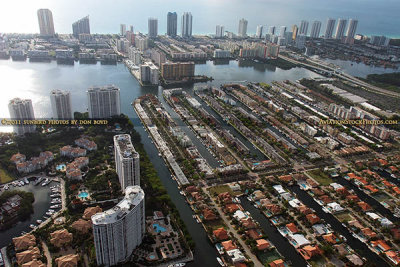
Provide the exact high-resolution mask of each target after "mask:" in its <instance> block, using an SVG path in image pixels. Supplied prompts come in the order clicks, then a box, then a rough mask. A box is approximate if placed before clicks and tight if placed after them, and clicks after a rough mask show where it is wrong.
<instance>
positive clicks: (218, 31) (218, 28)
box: [215, 25, 224, 38]
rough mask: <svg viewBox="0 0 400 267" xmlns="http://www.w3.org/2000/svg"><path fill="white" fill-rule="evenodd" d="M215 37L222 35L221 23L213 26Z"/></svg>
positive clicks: (222, 27)
mask: <svg viewBox="0 0 400 267" xmlns="http://www.w3.org/2000/svg"><path fill="white" fill-rule="evenodd" d="M215 37H217V38H222V37H224V26H222V25H217V26H216V27H215Z"/></svg>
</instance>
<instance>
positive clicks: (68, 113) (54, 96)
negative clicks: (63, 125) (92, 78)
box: [50, 90, 73, 120]
mask: <svg viewBox="0 0 400 267" xmlns="http://www.w3.org/2000/svg"><path fill="white" fill-rule="evenodd" d="M50 102H51V109H52V111H53V118H54V119H59V120H70V119H73V114H72V108H71V96H70V92H68V91H62V90H53V91H51V92H50Z"/></svg>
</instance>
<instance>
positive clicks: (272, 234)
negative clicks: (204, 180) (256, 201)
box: [240, 197, 307, 267]
mask: <svg viewBox="0 0 400 267" xmlns="http://www.w3.org/2000/svg"><path fill="white" fill-rule="evenodd" d="M240 201H241V204H242V206H243V208H244V209H245V210H246V211H248V212H250V214H251V217H253V218H254V219H255V220H256V221H257V222H258V223H259V224H260V226H261V228H262V229H263V230H264V232H265V233H266V234H267V236H268V239H269V240H271V242H272V244H274V246H275V247H276V249H277V250H278V251H279V252H280V253H281V254H283V255H284V256H285V257H286V260H289V261H291V262H292V266H298V267H305V266H307V262H306V261H305V260H304V258H303V257H302V256H301V255H300V254H299V253H298V252H297V250H296V249H295V248H294V247H293V246H292V245H290V243H289V241H288V240H287V239H286V238H285V237H283V236H282V235H281V234H280V233H279V232H278V230H277V229H276V227H275V226H273V225H272V224H271V223H270V222H269V220H268V219H267V218H266V217H265V216H264V215H263V214H262V213H261V212H260V210H258V209H256V208H255V207H254V206H253V204H252V203H251V202H250V201H248V200H247V199H246V198H245V197H241V198H240Z"/></svg>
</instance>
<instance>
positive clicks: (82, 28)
mask: <svg viewBox="0 0 400 267" xmlns="http://www.w3.org/2000/svg"><path fill="white" fill-rule="evenodd" d="M81 33H87V34H90V24H89V16H86V17H84V18H81V19H80V20H78V21H76V22H74V23H73V24H72V34H73V35H74V36H75V37H76V38H78V37H79V34H81Z"/></svg>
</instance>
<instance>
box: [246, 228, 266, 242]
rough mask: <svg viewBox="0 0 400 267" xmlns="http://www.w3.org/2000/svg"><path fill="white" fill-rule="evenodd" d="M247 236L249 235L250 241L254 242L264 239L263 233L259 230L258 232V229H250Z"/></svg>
mask: <svg viewBox="0 0 400 267" xmlns="http://www.w3.org/2000/svg"><path fill="white" fill-rule="evenodd" d="M246 235H247V236H248V237H249V238H250V239H253V240H257V239H259V238H261V237H262V234H261V232H260V231H259V230H257V229H250V230H247V231H246Z"/></svg>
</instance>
